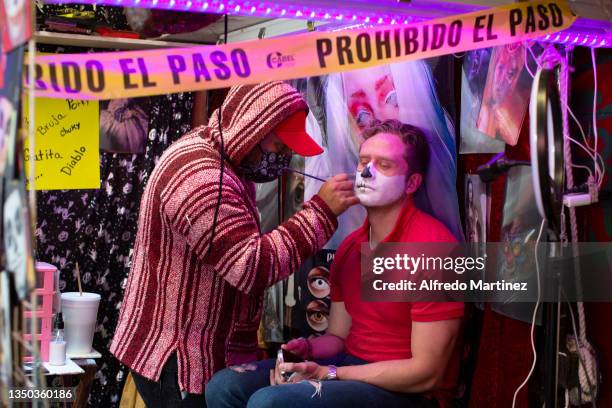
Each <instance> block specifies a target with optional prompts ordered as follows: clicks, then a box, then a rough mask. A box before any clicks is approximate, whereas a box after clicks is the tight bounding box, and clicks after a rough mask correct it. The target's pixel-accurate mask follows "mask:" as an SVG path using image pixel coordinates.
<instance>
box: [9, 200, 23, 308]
mask: <svg viewBox="0 0 612 408" xmlns="http://www.w3.org/2000/svg"><path fill="white" fill-rule="evenodd" d="M24 205H25V203H23V202H22V200H21V197H20V195H19V190H18V189H14V190H13V191H12V192H10V194H9V195H8V198H7V199H6V202H5V203H4V248H5V251H6V269H7V270H8V271H9V272H12V273H13V274H15V282H16V286H17V291H18V293H19V294H20V296H25V294H26V293H25V292H26V291H27V283H26V282H27V277H26V274H27V263H26V262H27V256H26V254H27V252H26V251H27V244H26V239H27V235H26V233H25V232H26V231H25V228H26V224H25V222H27V220H26V218H25V216H24V215H25V214H24V212H23V206H24Z"/></svg>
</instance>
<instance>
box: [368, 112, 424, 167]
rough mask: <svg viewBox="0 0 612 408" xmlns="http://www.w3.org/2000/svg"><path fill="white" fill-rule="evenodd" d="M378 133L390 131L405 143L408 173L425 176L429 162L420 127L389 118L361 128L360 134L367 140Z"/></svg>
mask: <svg viewBox="0 0 612 408" xmlns="http://www.w3.org/2000/svg"><path fill="white" fill-rule="evenodd" d="M379 133H390V134H392V135H397V136H399V137H400V139H402V141H403V142H404V145H406V150H405V151H404V159H405V160H406V163H407V164H408V169H409V174H408V175H411V174H413V173H419V174H421V175H422V176H423V177H425V174H426V172H427V165H428V164H429V146H428V145H427V139H426V138H425V134H424V133H423V131H422V130H421V129H419V128H418V127H416V126H413V125H409V124H407V123H402V122H400V121H399V120H395V119H389V120H386V121H384V122H381V121H375V122H374V123H372V124H371V125H370V126H368V127H367V128H365V129H364V130H363V132H362V136H363V138H364V140H367V139H369V138H371V137H372V136H376V135H377V134H379Z"/></svg>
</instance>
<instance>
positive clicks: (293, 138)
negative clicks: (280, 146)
mask: <svg viewBox="0 0 612 408" xmlns="http://www.w3.org/2000/svg"><path fill="white" fill-rule="evenodd" d="M274 133H275V134H276V136H278V137H279V139H280V140H282V141H283V143H285V144H286V145H287V146H289V148H290V149H291V150H293V151H294V152H296V153H297V154H299V155H300V156H316V155H317V154H321V153H323V149H322V148H321V146H319V145H318V144H317V142H315V141H314V140H313V139H312V137H310V135H309V134H308V133H306V112H305V111H303V110H300V111H297V112H295V113H294V114H292V115H291V116H289V117H288V118H287V119H285V120H284V121H282V122H281V123H279V124H278V125H277V126H276V127H275V128H274Z"/></svg>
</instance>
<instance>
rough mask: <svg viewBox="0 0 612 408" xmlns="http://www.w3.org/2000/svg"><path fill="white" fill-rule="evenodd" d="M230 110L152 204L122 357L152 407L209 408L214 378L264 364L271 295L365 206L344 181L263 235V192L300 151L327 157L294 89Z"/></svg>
mask: <svg viewBox="0 0 612 408" xmlns="http://www.w3.org/2000/svg"><path fill="white" fill-rule="evenodd" d="M220 109H221V111H220V112H219V110H217V111H215V112H214V113H213V115H212V117H211V119H210V122H209V123H208V125H207V126H202V127H199V128H196V129H194V130H193V131H191V132H190V133H189V134H187V135H185V136H183V137H182V138H181V139H179V140H178V141H177V142H175V143H174V144H172V145H171V146H170V147H169V148H168V150H167V151H166V152H164V154H163V156H162V157H161V159H160V161H159V162H158V163H157V166H156V168H155V170H154V171H153V173H152V174H151V178H150V180H149V182H148V184H147V186H146V189H145V192H144V195H143V198H142V202H141V207H140V216H139V221H138V234H137V237H136V243H135V247H134V252H133V256H132V263H131V270H130V274H129V277H128V282H127V287H126V289H125V296H124V299H123V302H122V304H121V312H120V316H119V322H118V326H117V330H116V333H115V336H114V338H113V342H112V345H111V352H112V353H113V354H114V355H115V356H116V357H117V358H118V359H119V360H120V361H121V362H122V363H123V364H125V365H126V366H127V367H129V369H130V370H131V372H132V375H133V377H134V381H135V383H136V387H137V389H138V391H139V393H140V395H141V396H142V398H143V399H144V401H145V403H146V404H147V406H148V407H149V408H151V407H177V406H183V407H184V406H198V407H202V406H204V404H205V402H204V395H203V393H204V387H205V384H206V383H207V382H208V380H209V379H210V378H211V377H212V375H213V374H214V373H215V372H217V371H219V370H221V369H222V368H224V367H225V366H226V365H230V364H240V363H245V362H249V361H253V360H254V359H255V357H256V355H255V352H256V347H257V329H258V326H259V321H260V317H261V311H262V301H263V292H264V289H265V288H267V287H269V286H271V285H273V284H274V283H276V282H278V281H280V280H281V279H283V278H286V277H287V276H288V275H289V274H291V273H292V272H293V271H295V270H296V269H297V268H298V267H299V265H300V264H301V263H302V262H303V261H304V260H305V259H306V258H308V257H310V256H311V255H313V254H314V253H315V252H316V251H317V250H319V249H320V248H322V247H323V245H324V244H325V243H326V242H327V241H328V240H329V238H330V237H331V236H332V234H333V233H334V231H335V230H336V228H337V216H339V215H340V214H341V213H343V212H344V211H345V210H346V209H347V208H348V207H350V206H352V205H354V204H357V203H358V202H359V200H358V199H357V198H356V197H355V195H354V192H353V183H352V182H351V181H349V179H348V177H347V176H346V175H344V174H343V175H337V176H334V177H332V178H331V179H329V180H328V181H327V182H325V183H324V184H323V185H322V187H321V189H320V190H319V193H318V194H317V195H315V196H314V197H313V198H312V199H311V200H310V201H308V202H306V203H304V207H303V209H302V210H301V211H299V212H298V213H296V214H295V215H294V216H293V217H292V218H290V219H289V220H287V221H286V222H285V223H283V224H282V225H280V226H279V227H278V228H276V229H275V230H273V231H271V232H269V233H267V234H263V235H262V234H261V232H260V227H259V216H258V212H257V207H256V206H255V186H254V184H253V182H255V183H264V182H269V181H273V180H275V179H277V178H278V177H280V175H281V173H282V172H283V171H284V168H285V167H287V166H289V161H290V159H291V155H292V153H293V152H296V153H298V154H300V155H302V156H313V155H317V154H320V153H321V152H322V151H323V150H322V149H321V147H320V146H318V145H317V144H316V142H314V141H313V140H312V139H311V138H310V136H308V134H307V133H306V132H305V123H306V113H307V112H308V107H307V105H306V102H305V101H304V99H303V98H302V96H301V95H300V93H298V92H297V91H296V90H295V89H294V88H293V87H291V86H290V85H288V84H285V83H283V82H269V83H262V84H257V85H248V86H239V87H233V88H231V89H230V91H229V93H228V95H227V97H226V99H225V101H224V103H223V105H222V106H221V108H220ZM219 119H220V120H219ZM219 122H220V123H219ZM222 158H223V160H222Z"/></svg>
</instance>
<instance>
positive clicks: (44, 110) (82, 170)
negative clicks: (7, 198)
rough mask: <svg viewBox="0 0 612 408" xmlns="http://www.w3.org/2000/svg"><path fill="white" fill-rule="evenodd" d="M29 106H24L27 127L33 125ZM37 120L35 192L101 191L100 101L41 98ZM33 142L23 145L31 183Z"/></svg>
mask: <svg viewBox="0 0 612 408" xmlns="http://www.w3.org/2000/svg"><path fill="white" fill-rule="evenodd" d="M24 100H25V101H27V98H24ZM27 105H28V104H27V102H26V103H24V117H25V118H26V126H27V124H28V123H29V117H28V113H29V112H28V106H27ZM34 117H35V131H34V141H35V143H36V144H35V149H34V160H35V174H36V177H35V179H34V187H35V189H36V190H69V189H88V188H100V155H99V148H100V138H99V118H100V112H99V107H98V102H97V101H78V100H65V99H47V98H37V99H36V100H35V113H34ZM29 143H30V141H29V140H26V141H25V144H24V146H23V153H24V157H25V161H26V163H25V169H26V175H27V176H28V180H29V173H30V144H29ZM28 184H29V183H28ZM28 188H29V185H28Z"/></svg>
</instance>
